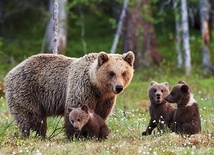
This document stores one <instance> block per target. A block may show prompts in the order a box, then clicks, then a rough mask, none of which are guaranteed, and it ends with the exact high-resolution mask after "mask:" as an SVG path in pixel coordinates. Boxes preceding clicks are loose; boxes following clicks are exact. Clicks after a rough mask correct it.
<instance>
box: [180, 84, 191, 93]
mask: <svg viewBox="0 0 214 155" xmlns="http://www.w3.org/2000/svg"><path fill="white" fill-rule="evenodd" d="M180 89H181V91H182V92H184V93H187V92H188V90H189V87H188V86H187V85H185V84H184V85H182V86H181V88H180Z"/></svg>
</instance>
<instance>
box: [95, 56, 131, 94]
mask: <svg viewBox="0 0 214 155" xmlns="http://www.w3.org/2000/svg"><path fill="white" fill-rule="evenodd" d="M133 63H134V54H133V53H132V52H127V53H125V54H123V55H116V54H105V53H104V52H101V53H100V54H99V56H98V69H97V72H96V77H97V82H98V85H99V87H101V88H102V89H103V90H105V92H106V93H109V92H111V93H112V94H119V93H120V92H122V91H123V90H124V89H125V88H126V87H127V85H128V84H129V83H130V82H131V79H132V77H133V71H134V69H133Z"/></svg>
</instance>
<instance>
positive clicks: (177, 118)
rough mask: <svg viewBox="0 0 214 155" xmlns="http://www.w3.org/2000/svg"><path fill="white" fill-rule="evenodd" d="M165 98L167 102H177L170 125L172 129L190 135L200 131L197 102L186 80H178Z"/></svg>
mask: <svg viewBox="0 0 214 155" xmlns="http://www.w3.org/2000/svg"><path fill="white" fill-rule="evenodd" d="M165 99H166V100H167V101H168V102H171V103H177V107H178V108H177V110H176V112H175V115H174V122H173V125H172V127H171V128H172V130H173V131H175V132H177V133H181V134H190V135H191V134H195V133H198V132H200V131H201V120H200V115H199V109H198V104H197V102H196V101H195V100H194V98H193V94H192V93H191V90H190V88H189V86H188V85H187V84H186V82H184V81H179V82H178V84H177V85H175V86H174V87H173V88H172V90H171V91H170V94H169V95H168V96H166V97H165Z"/></svg>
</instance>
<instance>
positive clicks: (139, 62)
mask: <svg viewBox="0 0 214 155" xmlns="http://www.w3.org/2000/svg"><path fill="white" fill-rule="evenodd" d="M150 6H151V4H150V0H143V1H136V2H135V3H134V4H133V3H132V6H130V7H129V9H127V12H126V17H125V21H124V30H123V43H122V49H123V51H128V50H132V51H133V52H134V53H135V56H136V59H135V68H138V69H142V68H143V66H148V67H150V66H152V65H154V64H159V63H160V62H161V61H162V56H161V54H160V53H159V51H158V48H157V43H156V36H155V29H154V25H153V23H152V12H151V7H150ZM142 10H143V11H142Z"/></svg>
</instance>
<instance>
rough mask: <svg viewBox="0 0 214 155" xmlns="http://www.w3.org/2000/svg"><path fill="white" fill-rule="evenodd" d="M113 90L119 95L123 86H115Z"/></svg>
mask: <svg viewBox="0 0 214 155" xmlns="http://www.w3.org/2000/svg"><path fill="white" fill-rule="evenodd" d="M115 90H116V93H117V94H119V93H120V92H121V91H123V86H122V85H116V87H115Z"/></svg>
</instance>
